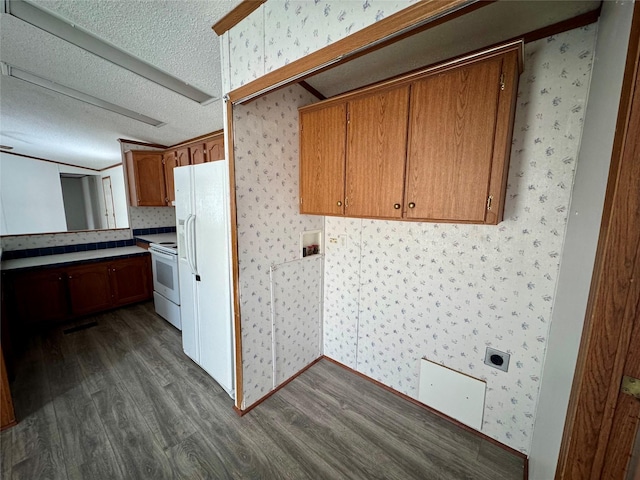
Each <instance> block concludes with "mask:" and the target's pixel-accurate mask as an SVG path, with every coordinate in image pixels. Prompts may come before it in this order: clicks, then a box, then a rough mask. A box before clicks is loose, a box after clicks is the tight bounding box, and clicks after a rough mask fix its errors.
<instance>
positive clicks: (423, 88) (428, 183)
mask: <svg viewBox="0 0 640 480" xmlns="http://www.w3.org/2000/svg"><path fill="white" fill-rule="evenodd" d="M501 64H502V60H501V58H497V59H492V60H485V61H481V62H478V63H475V64H471V65H467V66H463V67H456V68H454V69H451V70H448V71H445V72H443V73H439V74H434V75H431V76H429V77H427V78H425V79H423V80H420V81H417V82H415V83H413V84H412V86H411V113H410V120H409V151H408V159H407V174H406V176H407V180H406V182H407V183H406V190H405V205H406V206H407V207H408V208H407V209H406V217H407V218H413V219H429V220H443V221H459V222H473V223H483V222H484V220H485V214H486V211H487V210H486V208H487V192H488V189H489V180H490V175H491V159H492V154H493V145H494V136H495V128H496V113H497V105H498V94H499V92H500V73H501Z"/></svg>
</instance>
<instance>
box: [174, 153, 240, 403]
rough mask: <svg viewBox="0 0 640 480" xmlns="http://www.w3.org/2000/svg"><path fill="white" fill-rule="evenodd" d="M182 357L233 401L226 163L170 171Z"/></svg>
mask: <svg viewBox="0 0 640 480" xmlns="http://www.w3.org/2000/svg"><path fill="white" fill-rule="evenodd" d="M173 172H174V182H175V191H176V203H175V205H176V221H177V233H178V268H179V278H180V298H181V301H180V314H181V315H180V316H181V319H182V347H183V349H184V352H185V353H186V354H187V355H188V356H189V357H190V358H191V359H192V360H193V361H194V362H196V363H197V364H198V365H200V366H201V367H202V368H203V369H204V370H205V371H206V372H207V373H209V375H211V376H212V377H213V378H214V379H215V380H216V381H217V382H218V383H219V384H220V386H222V388H224V389H225V390H226V391H227V393H228V394H229V395H230V396H231V397H232V398H233V397H234V393H235V392H234V387H235V381H234V377H235V368H234V353H233V316H232V308H231V301H232V299H231V260H230V256H231V247H230V243H231V242H230V212H229V186H228V185H229V184H228V177H227V164H226V162H222V161H218V162H210V163H203V164H199V165H191V166H185V167H177V168H175V169H174V170H173Z"/></svg>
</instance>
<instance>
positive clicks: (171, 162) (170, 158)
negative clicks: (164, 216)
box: [162, 150, 178, 205]
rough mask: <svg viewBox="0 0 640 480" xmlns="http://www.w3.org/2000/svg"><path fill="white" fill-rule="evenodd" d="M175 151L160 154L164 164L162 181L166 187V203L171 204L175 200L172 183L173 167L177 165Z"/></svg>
mask: <svg viewBox="0 0 640 480" xmlns="http://www.w3.org/2000/svg"><path fill="white" fill-rule="evenodd" d="M177 163H178V162H177V160H176V152H175V150H172V151H171V152H166V153H165V154H164V155H162V164H163V165H164V183H165V186H166V189H167V205H173V204H172V202H174V201H175V200H176V192H175V188H174V184H173V169H174V168H175V167H177V166H178V165H177Z"/></svg>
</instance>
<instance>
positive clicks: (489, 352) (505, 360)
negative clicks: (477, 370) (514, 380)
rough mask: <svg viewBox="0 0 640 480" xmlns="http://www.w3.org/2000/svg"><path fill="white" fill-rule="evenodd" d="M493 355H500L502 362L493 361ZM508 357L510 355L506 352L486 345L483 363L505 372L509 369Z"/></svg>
mask: <svg viewBox="0 0 640 480" xmlns="http://www.w3.org/2000/svg"><path fill="white" fill-rule="evenodd" d="M494 355H495V356H497V357H500V359H501V360H502V363H500V360H498V361H494V360H496V357H495V356H494ZM492 357H493V358H492ZM510 358H511V355H509V354H508V353H506V352H501V351H500V350H496V349H495V348H491V347H487V353H485V355H484V363H485V364H486V365H489V366H490V367H493V368H497V369H498V370H502V371H503V372H506V371H508V370H509V359H510Z"/></svg>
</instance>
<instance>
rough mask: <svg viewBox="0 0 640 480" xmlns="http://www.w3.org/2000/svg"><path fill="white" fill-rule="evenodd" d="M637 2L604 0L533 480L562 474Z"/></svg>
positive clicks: (538, 425) (537, 425)
mask: <svg viewBox="0 0 640 480" xmlns="http://www.w3.org/2000/svg"><path fill="white" fill-rule="evenodd" d="M632 13H633V2H630V1H627V2H604V4H603V7H602V13H601V16H600V20H599V22H598V40H597V44H596V50H595V62H594V67H593V76H592V80H591V88H590V91H589V103H588V107H587V112H586V116H585V125H584V131H583V139H582V145H581V148H580V157H579V160H578V170H577V172H576V179H575V186H574V189H573V197H572V199H571V209H570V213H571V214H570V216H569V224H568V227H567V234H566V240H565V246H564V253H563V256H562V265H561V268H560V276H559V280H558V290H557V292H556V298H557V300H556V302H555V304H554V307H553V317H552V323H551V331H550V335H549V344H548V347H547V353H546V356H545V360H544V370H543V374H542V385H541V389H540V401H539V404H538V410H537V412H536V423H535V429H534V435H533V444H532V447H531V455H530V462H529V465H530V478H531V479H534V480H547V479H549V478H553V476H554V474H555V469H556V464H557V458H558V454H559V451H560V443H561V440H562V432H563V428H564V422H565V417H566V411H567V406H568V403H569V395H570V393H571V385H572V381H573V374H574V370H575V365H576V360H577V355H578V349H579V346H580V338H581V333H582V327H583V322H584V316H585V310H586V304H587V298H588V295H589V288H590V283H591V274H592V270H593V264H594V259H595V252H596V247H597V242H598V234H599V229H600V221H601V216H602V208H603V201H604V194H605V189H606V182H607V175H608V170H609V163H610V160H611V149H612V146H613V137H614V133H615V126H616V118H617V114H618V104H619V99H620V91H621V87H622V76H623V73H624V64H625V59H626V54H627V46H628V42H629V32H630V28H631V18H632Z"/></svg>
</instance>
